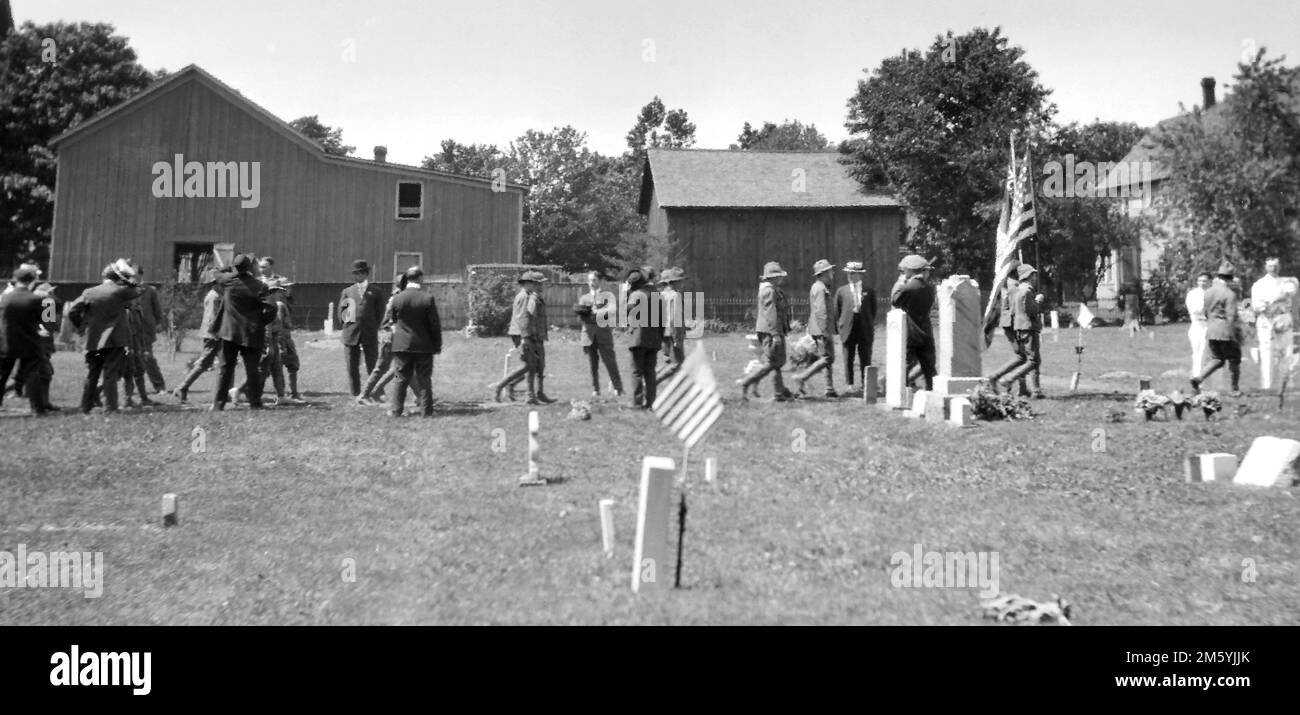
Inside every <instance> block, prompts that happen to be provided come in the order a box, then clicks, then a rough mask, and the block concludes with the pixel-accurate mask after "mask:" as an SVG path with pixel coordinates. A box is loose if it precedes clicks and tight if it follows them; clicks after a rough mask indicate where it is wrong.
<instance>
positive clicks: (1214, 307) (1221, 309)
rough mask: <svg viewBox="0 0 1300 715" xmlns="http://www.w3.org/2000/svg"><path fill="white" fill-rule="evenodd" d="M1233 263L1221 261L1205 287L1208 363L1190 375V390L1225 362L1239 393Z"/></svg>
mask: <svg viewBox="0 0 1300 715" xmlns="http://www.w3.org/2000/svg"><path fill="white" fill-rule="evenodd" d="M1233 272H1234V269H1233V265H1232V264H1231V263H1229V262H1227V261H1224V262H1223V264H1222V265H1220V266H1219V274H1218V275H1217V276H1216V277H1215V279H1214V283H1212V284H1210V287H1209V288H1207V289H1205V337H1206V338H1208V339H1209V342H1210V364H1208V365H1206V366H1205V370H1204V371H1203V372H1202V373H1201V374H1200V375H1199V376H1197V377H1193V378H1192V391H1193V392H1200V391H1201V383H1203V382H1205V381H1206V379H1208V378H1209V377H1210V375H1213V374H1214V372H1215V371H1216V370H1218V369H1219V368H1221V367H1223V364H1224V363H1225V362H1226V363H1227V364H1228V374H1229V376H1231V378H1232V396H1233V397H1241V390H1240V389H1239V388H1240V385H1239V383H1240V381H1241V323H1240V322H1239V320H1238V318H1237V294H1236V293H1235V292H1234V291H1233V290H1232V286H1230V285H1228V283H1229V281H1231V280H1232V274H1233Z"/></svg>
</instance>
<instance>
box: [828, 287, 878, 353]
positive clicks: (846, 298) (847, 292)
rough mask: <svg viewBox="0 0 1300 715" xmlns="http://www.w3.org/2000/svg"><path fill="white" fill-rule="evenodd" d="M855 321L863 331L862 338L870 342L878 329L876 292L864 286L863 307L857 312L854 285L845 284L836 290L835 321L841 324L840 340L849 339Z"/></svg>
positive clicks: (845, 340)
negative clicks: (854, 304)
mask: <svg viewBox="0 0 1300 715" xmlns="http://www.w3.org/2000/svg"><path fill="white" fill-rule="evenodd" d="M855 321H856V322H857V325H858V329H859V330H860V331H861V335H862V339H863V340H864V341H865V342H868V343H870V342H871V341H872V339H873V338H874V337H875V329H876V328H875V325H876V292H875V291H874V290H871V289H870V288H868V287H866V286H865V285H864V286H862V308H861V310H859V311H858V312H857V313H856V314H855V313H854V312H853V286H851V285H848V284H845V285H842V286H840V288H839V290H837V291H835V322H836V323H837V324H838V325H839V332H840V342H845V343H847V342H848V341H849V334H850V333H851V332H853V324H854V322H855Z"/></svg>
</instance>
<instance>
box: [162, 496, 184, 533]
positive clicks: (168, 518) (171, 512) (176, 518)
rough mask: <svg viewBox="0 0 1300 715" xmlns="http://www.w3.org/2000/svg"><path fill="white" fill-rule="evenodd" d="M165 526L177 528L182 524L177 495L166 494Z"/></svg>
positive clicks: (164, 504) (164, 508)
mask: <svg viewBox="0 0 1300 715" xmlns="http://www.w3.org/2000/svg"><path fill="white" fill-rule="evenodd" d="M162 521H163V526H176V525H177V524H178V523H180V511H179V505H178V504H177V499H176V495H175V494H164V495H163V498H162Z"/></svg>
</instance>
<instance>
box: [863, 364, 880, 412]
mask: <svg viewBox="0 0 1300 715" xmlns="http://www.w3.org/2000/svg"><path fill="white" fill-rule="evenodd" d="M879 395H880V368H878V367H876V366H875V365H868V366H866V367H865V368H863V370H862V401H863V402H865V403H867V404H868V405H874V404H876V401H877V400H879V399H880V397H879Z"/></svg>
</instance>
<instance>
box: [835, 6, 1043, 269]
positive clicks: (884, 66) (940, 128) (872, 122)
mask: <svg viewBox="0 0 1300 715" xmlns="http://www.w3.org/2000/svg"><path fill="white" fill-rule="evenodd" d="M952 42H953V40H952V38H948V37H936V38H935V41H934V43H933V44H931V46H930V48H929V49H928V50H927V51H925V52H921V51H920V50H911V51H908V52H905V53H904V54H903V55H901V56H896V57H890V58H887V59H885V60H884V61H883V62H881V64H880V66H879V67H878V68H876V69H875V70H874V71H872V72H870V76H869V77H868V78H867V79H863V80H859V81H858V89H857V92H856V93H855V94H854V95H853V96H852V97H851V98H850V99H849V102H848V109H849V112H848V120H847V121H846V123H845V127H846V128H847V129H848V130H849V134H850V138H849V140H848V141H846V142H845V143H844V144H843V145H841V151H842V153H843V154H844V156H843V158H842V161H843V162H844V163H845V164H846V165H847V167H848V169H849V172H850V174H851V175H852V176H853V177H854V178H856V179H857V180H858V182H859V183H860V184H862V185H863V187H864V188H872V189H886V190H890V191H892V192H893V193H894V195H895V196H897V197H898V198H899V200H900V201H901V202H902V203H903V204H904V205H905V206H906V207H907V209H908V211H909V212H910V213H912V214H913V215H914V216H915V217H916V220H917V226H916V229H915V231H914V232H913V234H912V235H911V236H910V237H909V240H908V242H909V243H910V244H911V248H912V249H913V250H916V251H919V252H922V253H924V254H926V255H928V256H931V257H933V258H937V259H938V261H939V265H940V266H941V267H942V270H944V271H946V272H950V273H967V274H970V275H975V276H978V277H979V279H980V281H981V282H982V283H984V284H985V285H987V284H988V281H991V279H992V272H993V261H994V251H995V250H996V249H995V246H994V236H995V232H996V227H997V221H998V206H999V201H1000V199H1001V196H1002V190H1003V183H1004V181H1005V179H1006V169H1007V152H1008V137H1009V136H1010V135H1011V134H1012V133H1013V132H1015V133H1017V134H1018V135H1019V136H1021V137H1024V136H1026V135H1035V136H1036V135H1037V134H1038V133H1039V132H1041V131H1043V128H1045V127H1046V126H1047V125H1048V123H1049V122H1050V120H1051V117H1052V116H1053V114H1054V113H1055V111H1056V108H1055V106H1054V105H1052V104H1050V103H1049V102H1048V101H1047V99H1048V96H1049V95H1050V90H1047V89H1045V88H1043V87H1042V86H1041V85H1040V84H1039V82H1038V75H1037V73H1036V72H1034V70H1033V68H1032V67H1030V66H1029V65H1028V64H1027V63H1025V62H1024V61H1023V60H1021V57H1022V55H1023V54H1024V51H1023V50H1022V49H1020V48H1019V47H1013V46H1009V44H1008V41H1007V39H1006V38H1005V37H1003V36H1002V34H1001V28H995V29H993V30H992V31H989V30H986V29H983V28H976V29H974V30H972V31H971V32H969V33H967V34H965V35H962V36H960V37H957V38H955V43H956V48H958V52H957V53H956V60H955V61H950V59H951V55H952V53H951V49H950V48H951V43H952ZM945 49H950V51H949V57H944V50H945Z"/></svg>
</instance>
